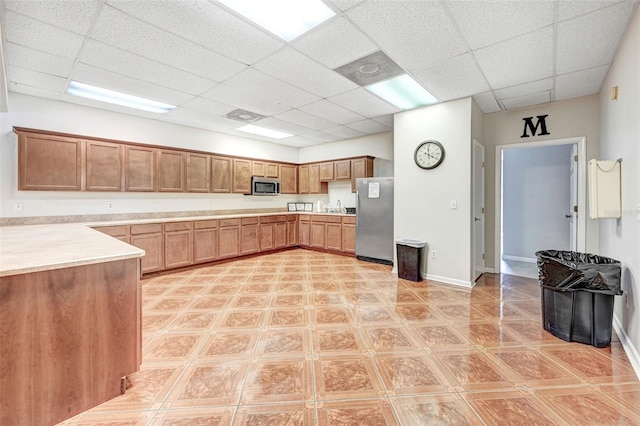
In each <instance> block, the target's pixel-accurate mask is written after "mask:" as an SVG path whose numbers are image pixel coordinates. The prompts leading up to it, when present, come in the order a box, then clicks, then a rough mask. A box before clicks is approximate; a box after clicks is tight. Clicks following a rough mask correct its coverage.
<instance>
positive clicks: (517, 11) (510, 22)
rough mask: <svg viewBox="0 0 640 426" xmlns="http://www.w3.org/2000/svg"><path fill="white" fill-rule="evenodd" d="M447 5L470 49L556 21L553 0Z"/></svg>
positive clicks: (460, 2) (453, 3)
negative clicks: (554, 19)
mask: <svg viewBox="0 0 640 426" xmlns="http://www.w3.org/2000/svg"><path fill="white" fill-rule="evenodd" d="M560 3H561V2H560ZM446 5H447V7H448V8H449V10H450V11H451V14H452V15H453V17H454V19H455V21H456V22H457V24H458V27H459V28H460V31H462V34H463V35H464V37H465V39H466V41H467V43H468V44H469V46H470V47H471V49H478V48H480V47H485V46H489V45H491V44H494V43H497V42H500V41H504V40H507V39H510V38H513V37H517V36H519V35H522V34H526V33H528V32H531V31H534V30H537V29H539V28H542V27H545V26H547V25H551V24H552V23H553V6H554V2H552V1H495V0H492V1H487V0H483V1H451V0H449V1H447V3H446ZM488 29H490V30H488Z"/></svg>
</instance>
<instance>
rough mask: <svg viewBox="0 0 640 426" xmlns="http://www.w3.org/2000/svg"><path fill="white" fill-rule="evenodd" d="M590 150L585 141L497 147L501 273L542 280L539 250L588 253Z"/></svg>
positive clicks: (498, 248)
mask: <svg viewBox="0 0 640 426" xmlns="http://www.w3.org/2000/svg"><path fill="white" fill-rule="evenodd" d="M585 149H586V140H585V138H571V139H560V140H553V141H544V142H533V143H522V144H512V145H501V146H498V147H496V212H497V214H496V239H495V241H496V257H495V258H496V267H497V269H498V272H502V273H508V274H512V275H518V276H526V277H531V278H536V277H537V267H536V263H535V262H536V259H535V252H536V251H538V250H547V249H557V250H572V251H584V247H585V235H586V220H585V219H586V218H585V213H586V199H585V197H586V153H585Z"/></svg>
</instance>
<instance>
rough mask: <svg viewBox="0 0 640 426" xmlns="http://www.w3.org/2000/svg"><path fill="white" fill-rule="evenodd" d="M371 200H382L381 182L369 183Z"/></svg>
mask: <svg viewBox="0 0 640 426" xmlns="http://www.w3.org/2000/svg"><path fill="white" fill-rule="evenodd" d="M369 198H380V182H369Z"/></svg>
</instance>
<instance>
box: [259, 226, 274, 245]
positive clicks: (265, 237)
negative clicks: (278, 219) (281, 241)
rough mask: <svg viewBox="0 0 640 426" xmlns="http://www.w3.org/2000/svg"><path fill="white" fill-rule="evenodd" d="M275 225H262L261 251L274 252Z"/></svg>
mask: <svg viewBox="0 0 640 426" xmlns="http://www.w3.org/2000/svg"><path fill="white" fill-rule="evenodd" d="M273 225H274V224H273V223H261V224H260V251H268V250H273V248H274V247H275V243H274V234H273Z"/></svg>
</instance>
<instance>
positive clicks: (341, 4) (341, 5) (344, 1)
mask: <svg viewBox="0 0 640 426" xmlns="http://www.w3.org/2000/svg"><path fill="white" fill-rule="evenodd" d="M361 1H362V0H329V3H331V4H332V5H334V6H335V7H337V8H338V9H339V10H342V11H343V12H344V11H345V10H348V9H351V8H352V7H353V6H355V5H357V4H358V3H360V2H361Z"/></svg>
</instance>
